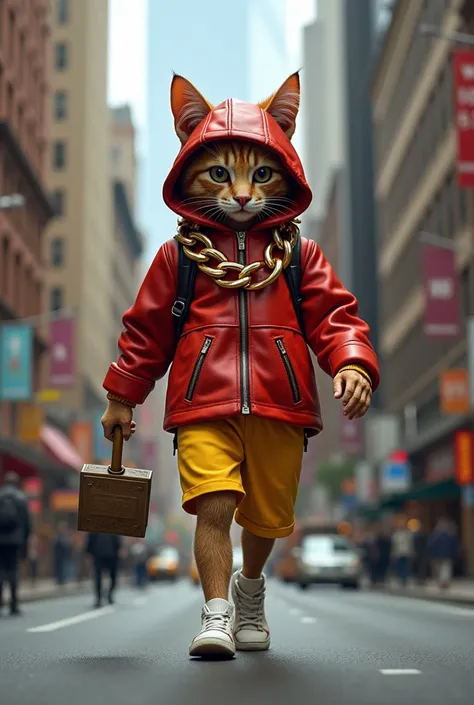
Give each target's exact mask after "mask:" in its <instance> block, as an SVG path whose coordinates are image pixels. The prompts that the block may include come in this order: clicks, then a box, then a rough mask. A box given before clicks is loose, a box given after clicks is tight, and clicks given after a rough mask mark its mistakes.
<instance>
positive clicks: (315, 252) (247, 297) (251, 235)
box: [104, 99, 379, 436]
mask: <svg viewBox="0 0 474 705" xmlns="http://www.w3.org/2000/svg"><path fill="white" fill-rule="evenodd" d="M229 138H234V139H245V140H251V141H253V142H256V143H259V144H263V145H266V146H267V148H270V149H272V150H274V151H275V152H276V153H277V154H278V156H279V157H280V159H281V160H283V162H284V164H286V167H287V168H288V170H289V172H290V173H291V175H292V176H293V178H294V180H295V181H296V183H297V187H298V193H297V198H296V206H295V208H294V210H293V211H292V212H288V215H286V217H285V220H286V221H288V220H291V219H292V218H295V217H296V216H297V215H299V214H300V213H302V212H303V211H304V210H306V208H307V207H308V205H309V203H310V201H311V192H310V189H309V186H308V184H307V183H306V179H305V176H304V173H303V168H302V165H301V162H300V160H299V158H298V156H297V154H296V152H295V150H294V148H293V146H292V144H291V142H290V141H289V139H288V138H287V137H286V135H285V134H284V132H283V131H282V129H281V128H280V127H279V126H278V124H277V123H276V121H275V120H274V119H273V118H272V117H271V116H270V115H269V114H268V113H266V112H265V111H263V110H262V109H261V108H259V107H258V106H256V105H252V104H248V103H244V102H240V101H236V100H233V99H230V100H227V101H225V102H224V103H222V104H221V105H219V106H217V107H216V108H214V109H213V110H212V111H211V112H210V113H209V115H208V116H207V117H206V119H205V120H203V121H202V122H201V124H200V125H198V127H197V128H196V129H195V130H194V132H193V133H192V135H191V137H190V138H189V140H188V141H187V142H186V143H185V144H184V146H183V147H182V148H181V151H180V153H179V155H178V157H177V159H176V161H175V163H174V165H173V167H172V169H171V172H170V174H169V176H168V178H167V179H166V181H165V184H164V188H163V197H164V200H165V202H166V204H167V205H168V206H169V207H170V208H171V209H173V210H174V211H175V212H176V213H178V214H179V215H180V216H182V217H184V218H187V219H188V220H190V221H192V222H195V223H196V222H197V223H198V224H199V225H200V226H202V230H203V232H205V233H206V234H207V235H208V236H209V237H210V238H211V240H212V242H213V243H214V246H215V247H216V248H217V249H219V250H220V251H221V252H223V253H224V254H225V255H226V256H227V258H228V260H230V261H233V262H237V261H238V254H239V252H238V244H239V237H240V241H241V246H242V245H243V246H244V247H245V250H244V254H245V261H246V262H247V263H249V262H254V261H257V260H261V259H262V255H263V251H264V249H265V246H266V245H267V244H268V243H269V242H270V241H271V239H272V227H275V225H278V224H280V222H281V216H280V218H273V219H268V220H266V221H263V223H260V224H259V225H258V226H254V227H252V228H250V229H249V230H248V232H247V233H246V234H240V236H238V235H237V234H236V233H235V232H234V231H231V230H229V229H228V228H226V227H223V226H221V225H219V224H218V223H215V222H213V221H210V220H206V219H205V218H200V217H198V216H196V214H195V212H193V213H190V212H188V211H187V210H186V208H185V207H183V206H181V204H180V202H179V199H178V197H177V195H176V183H177V180H178V178H179V175H180V171H181V169H182V167H183V164H184V163H185V161H186V160H187V159H188V158H189V156H190V155H191V154H192V153H193V152H194V151H195V150H196V149H198V148H200V147H201V146H202V145H203V144H204V143H206V142H210V141H216V140H220V139H227V140H228V139H229ZM301 266H302V282H301V293H302V297H303V304H302V308H303V317H304V323H305V333H306V341H307V342H306V341H305V339H304V338H303V336H302V333H301V330H300V327H299V325H298V320H297V317H296V314H295V311H294V308H293V304H292V300H291V296H290V292H289V289H288V285H287V282H286V279H285V277H284V276H283V274H282V275H280V276H279V278H278V279H277V280H276V281H275V282H274V283H273V284H271V285H270V286H268V287H267V288H265V289H262V290H260V291H250V292H246V291H243V290H242V289H240V290H239V291H237V290H234V289H223V288H221V287H219V286H217V285H216V283H215V281H214V280H213V279H211V278H210V277H209V276H207V275H206V274H204V273H202V272H200V271H198V273H197V277H196V287H195V296H194V300H193V303H192V306H191V310H190V315H189V317H188V320H187V322H186V324H185V326H184V329H183V333H182V336H181V338H180V340H179V343H178V345H177V348H176V350H175V341H174V329H175V319H174V316H173V315H172V313H171V309H172V306H173V303H174V301H175V299H176V286H177V268H178V249H177V243H176V242H175V241H174V240H169V241H168V242H166V243H165V244H164V245H163V246H162V247H161V248H160V250H159V251H158V254H157V255H156V257H155V259H154V261H153V263H152V265H151V267H150V269H149V271H148V273H147V275H146V277H145V280H144V282H143V284H142V286H141V289H140V291H139V293H138V296H137V299H136V301H135V303H134V305H133V306H132V307H131V308H130V309H129V310H128V311H127V312H126V313H125V315H124V317H123V324H124V331H123V333H122V335H121V337H120V340H119V347H120V350H121V353H122V354H121V356H120V358H119V360H118V362H117V363H113V364H112V365H111V366H110V368H109V370H108V372H107V375H106V377H105V381H104V387H105V389H106V390H107V391H109V392H111V393H112V394H115V395H117V396H120V397H123V398H125V399H127V400H129V401H131V402H134V403H136V404H141V403H143V401H144V400H145V399H146V397H147V395H148V394H149V393H150V392H151V390H152V389H153V387H154V383H155V381H156V380H158V379H160V378H161V377H163V376H164V375H165V373H166V371H167V370H168V368H169V366H170V365H171V370H170V375H169V382H168V391H167V398H166V411H165V417H164V429H165V430H168V431H172V430H174V429H175V428H176V427H178V426H181V425H184V424H189V423H193V422H198V421H206V420H211V419H217V418H225V417H231V416H236V415H239V414H242V413H244V414H255V415H256V416H261V417H266V418H271V419H276V420H279V421H284V422H288V423H292V424H295V425H298V426H303V427H305V428H306V429H307V433H308V435H309V436H311V435H315V434H316V433H318V432H319V431H320V430H321V429H322V422H321V414H320V406H319V401H318V393H317V389H316V382H315V376H314V371H313V365H312V362H311V357H310V354H309V350H308V347H307V344H308V345H309V346H310V348H311V349H312V350H313V351H314V353H315V354H316V356H317V359H318V362H319V365H320V366H321V368H322V369H323V370H324V371H325V372H327V374H329V375H331V376H334V375H335V374H336V373H337V372H338V370H339V369H341V368H342V367H343V366H344V365H346V364H349V363H355V364H357V363H358V364H359V365H361V366H363V367H364V368H365V369H366V371H367V372H368V373H369V374H370V376H371V379H372V383H373V388H374V389H375V388H376V387H377V385H378V382H379V373H378V364H377V358H376V355H375V353H374V351H373V349H372V346H371V344H370V342H369V338H368V334H369V329H368V326H367V325H366V323H364V322H363V321H362V320H361V319H360V318H359V317H358V315H357V301H356V299H355V298H354V296H352V294H350V293H349V292H348V291H347V290H346V289H345V288H344V287H343V286H342V284H341V283H340V282H339V281H338V279H337V278H336V276H335V274H334V272H333V270H332V268H331V266H330V265H329V263H328V262H327V260H326V258H325V257H324V255H323V253H322V252H321V250H320V248H319V247H318V245H317V244H316V243H315V242H313V241H311V240H307V239H305V238H302V243H301ZM267 273H268V272H267ZM171 363H172V364H171Z"/></svg>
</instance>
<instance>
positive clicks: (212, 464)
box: [178, 416, 304, 538]
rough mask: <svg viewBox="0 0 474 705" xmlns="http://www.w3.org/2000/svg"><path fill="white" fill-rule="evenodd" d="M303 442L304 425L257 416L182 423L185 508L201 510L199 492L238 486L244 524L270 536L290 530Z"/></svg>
mask: <svg viewBox="0 0 474 705" xmlns="http://www.w3.org/2000/svg"><path fill="white" fill-rule="evenodd" d="M303 448H304V429H303V428H300V427H298V426H292V425H289V424H286V423H281V422H279V421H272V420H270V419H262V418H258V417H256V416H237V417H235V418H230V419H224V420H216V421H211V422H205V423H198V424H191V425H189V426H181V427H180V428H179V430H178V467H179V473H180V480H181V488H182V490H183V508H184V509H185V511H186V512H188V513H189V514H196V497H199V496H201V495H203V494H208V493H209V492H219V491H225V490H228V491H234V492H235V493H236V496H237V505H238V507H237V511H236V514H235V521H236V522H237V523H238V524H240V526H243V527H245V528H246V529H248V530H249V531H251V532H252V533H253V534H255V535H256V536H262V537H265V538H280V537H282V536H289V535H290V534H291V533H292V531H293V527H294V524H295V518H294V513H293V511H294V505H295V501H296V495H297V492H298V483H299V478H300V473H301V463H302V460H303Z"/></svg>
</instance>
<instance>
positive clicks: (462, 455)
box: [454, 431, 474, 485]
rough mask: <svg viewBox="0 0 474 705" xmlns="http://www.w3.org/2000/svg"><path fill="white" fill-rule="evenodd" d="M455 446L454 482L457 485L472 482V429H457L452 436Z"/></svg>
mask: <svg viewBox="0 0 474 705" xmlns="http://www.w3.org/2000/svg"><path fill="white" fill-rule="evenodd" d="M454 445H455V448H456V482H457V484H458V485H472V484H473V483H474V436H473V433H472V431H458V432H457V433H456V435H455V437H454Z"/></svg>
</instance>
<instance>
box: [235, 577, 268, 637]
mask: <svg viewBox="0 0 474 705" xmlns="http://www.w3.org/2000/svg"><path fill="white" fill-rule="evenodd" d="M235 590H236V593H237V597H238V611H237V617H238V623H237V624H236V625H235V629H236V631H239V630H240V629H253V630H254V631H261V630H262V627H263V605H264V598H265V585H262V587H261V588H259V589H258V590H257V591H256V592H254V593H247V592H245V591H244V590H242V588H241V587H240V585H239V582H238V580H237V581H236V585H235Z"/></svg>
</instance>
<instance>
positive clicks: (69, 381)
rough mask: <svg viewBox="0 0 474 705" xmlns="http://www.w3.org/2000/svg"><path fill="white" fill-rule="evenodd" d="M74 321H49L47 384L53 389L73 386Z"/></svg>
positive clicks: (74, 375)
mask: <svg viewBox="0 0 474 705" xmlns="http://www.w3.org/2000/svg"><path fill="white" fill-rule="evenodd" d="M75 322H76V321H75V319H74V318H61V319H57V320H55V321H51V327H50V345H49V383H50V386H51V387H52V388H53V389H55V388H67V387H72V386H74V382H75V378H76V364H75V335H74V331H75Z"/></svg>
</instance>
